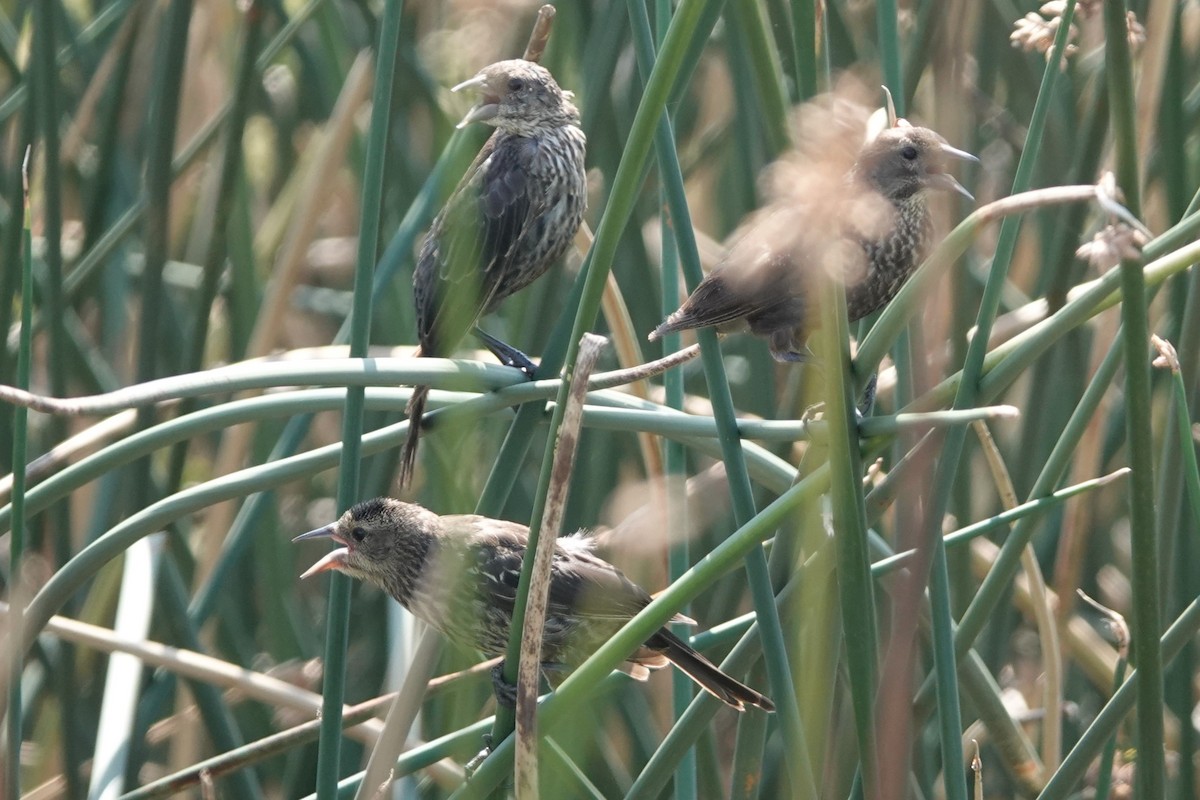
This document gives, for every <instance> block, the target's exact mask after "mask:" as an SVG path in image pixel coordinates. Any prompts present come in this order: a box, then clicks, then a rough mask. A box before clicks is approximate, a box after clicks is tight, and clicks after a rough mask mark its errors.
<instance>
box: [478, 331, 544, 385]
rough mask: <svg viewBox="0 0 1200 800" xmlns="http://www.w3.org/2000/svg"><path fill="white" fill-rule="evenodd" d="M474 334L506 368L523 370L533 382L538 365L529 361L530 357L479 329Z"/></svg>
mask: <svg viewBox="0 0 1200 800" xmlns="http://www.w3.org/2000/svg"><path fill="white" fill-rule="evenodd" d="M472 333H474V334H475V336H476V337H477V338H478V339H479V341H481V342H483V346H484V347H486V348H487V349H488V350H490V351H491V353H492V355H494V356H495V357H496V359H497V360H498V361H499V362H500V363H501V364H503V365H504V366H506V367H516V368H517V369H519V370H521V372H523V373H525V376H526V377H527V378H529V379H530V380H533V373H534V370H536V369H537V365H535V364H534V363H533V362H532V361H530V360H529V356H527V355H525V354H524V353H522V352H521V351H520V350H518V349H517V348H515V347H513V346H512V345H509V344H506V343H504V342H502V341H500V340H499V339H497V338H496V337H495V336H492V335H491V334H490V333H486V332H484V331H482V330H480V329H479V328H475V329H474V330H473V331H472Z"/></svg>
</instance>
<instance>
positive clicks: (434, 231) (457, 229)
mask: <svg viewBox="0 0 1200 800" xmlns="http://www.w3.org/2000/svg"><path fill="white" fill-rule="evenodd" d="M463 90H470V91H474V92H477V93H478V95H479V102H477V103H476V104H475V105H474V106H473V107H472V108H471V110H470V111H468V112H467V115H466V116H465V117H463V119H462V122H460V123H459V125H458V126H459V127H460V128H461V127H463V126H465V125H469V124H471V123H473V122H482V123H485V124H487V125H491V126H492V127H494V128H495V129H496V131H495V133H493V134H492V136H491V137H490V138H489V139H488V140H487V143H486V144H484V146H483V149H482V150H480V151H479V155H478V156H476V158H475V161H474V162H473V163H472V164H471V166H470V167H469V168H468V169H467V172H466V174H465V175H463V178H462V180H461V181H460V182H459V184H458V186H457V188H455V190H454V192H453V194H451V195H450V199H449V200H447V201H446V205H445V207H444V208H443V209H442V210H441V212H440V213H439V214H438V215H437V217H436V218H435V219H434V221H433V225H432V227H431V228H430V229H429V234H428V236H426V237H425V241H424V243H423V244H422V246H421V253H420V256H419V257H418V259H417V266H416V269H415V270H414V272H413V297H414V300H415V303H416V310H417V338H418V340H419V342H420V353H419V354H420V355H422V356H432V357H445V356H449V355H451V354H452V353H453V351H454V348H455V347H457V346H458V344H459V342H460V341H462V339H463V337H464V336H465V335H466V334H467V332H468V331H469V330H471V328H472V327H473V326H474V325H475V322H476V321H477V320H478V319H479V317H480V316H482V315H483V314H486V313H488V312H490V311H492V310H494V309H495V308H496V307H497V306H498V305H499V304H500V302H501V301H502V300H504V299H505V298H506V297H508V296H509V295H511V294H512V293H513V292H516V291H518V290H520V289H523V288H525V287H526V286H528V285H529V284H530V283H532V282H533V281H535V280H537V279H538V278H539V277H541V276H542V275H543V274H545V272H546V271H547V270H548V269H549V268H550V267H551V266H553V265H554V264H555V263H557V262H558V261H559V259H561V258H562V257H563V255H564V254H565V253H566V252H567V249H568V248H569V247H570V246H571V243H572V242H573V241H574V238H575V232H576V231H577V230H578V229H579V224H580V223H581V222H582V221H583V214H584V211H585V210H586V206H587V176H586V174H585V172H584V155H585V149H586V139H585V137H584V135H583V131H582V130H581V129H580V127H579V111H578V109H576V108H575V105H574V104H573V103H572V102H571V97H572V95H571V93H570V92H565V91H563V90H562V89H561V88H559V86H558V84H557V83H556V82H555V80H554V77H553V76H552V75H551V74H550V73H549V72H548V71H547V70H546V69H545V67H542V66H540V65H538V64H535V63H533V62H531V61H524V60H522V59H512V60H510V61H501V62H499V63H496V64H492V65H490V66H488V67H485V68H484V69H482V70H480V72H479V74H477V75H476V76H475V77H473V78H471V79H470V80H467V81H464V82H462V83H460V84H459V85H458V86H455V87H454V91H456V92H457V91H463ZM484 338H485V341H486V342H487V343H488V346H489V347H491V348H492V349H493V350H494V351H495V352H497V355H499V356H501V359H502V360H503V361H505V363H512V364H519V365H521V366H523V367H524V369H525V370H526V371H532V366H531V365H529V363H528V359H525V358H524V356H522V355H521V354H520V353H519V352H517V351H515V350H513V349H512V348H509V347H508V346H507V345H504V344H503V343H502V342H498V341H496V340H494V339H491V337H484ZM428 395H429V387H428V386H418V387H416V389H415V390H414V392H413V396H412V399H411V400H410V401H409V405H408V416H409V430H408V439H407V441H406V442H405V444H404V450H403V453H402V455H401V459H400V485H401V486H407V485H408V483H409V481H410V480H411V478H412V473H413V469H414V466H415V460H416V450H417V440H418V437H419V436H420V430H421V420H422V417H423V415H424V411H425V405H426V401H427V399H428Z"/></svg>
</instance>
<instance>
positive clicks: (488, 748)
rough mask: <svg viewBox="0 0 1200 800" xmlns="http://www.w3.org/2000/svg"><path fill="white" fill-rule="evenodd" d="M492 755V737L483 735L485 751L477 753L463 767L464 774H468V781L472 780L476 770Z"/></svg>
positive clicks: (486, 734) (488, 734) (487, 734)
mask: <svg viewBox="0 0 1200 800" xmlns="http://www.w3.org/2000/svg"><path fill="white" fill-rule="evenodd" d="M491 754H492V735H491V734H490V733H485V734H484V735H483V749H482V750H480V751H479V752H478V753H476V754H475V755H474V756H473V757H472V758H471V760H470V761H468V762H467V763H466V766H464V767H463V772H465V773H466V776H467V780H471V776H472V775H474V774H475V770H477V769H479V766H480V765H481V764H482V763H483V762H484V759H486V758H487V757H488V756H490V755H491Z"/></svg>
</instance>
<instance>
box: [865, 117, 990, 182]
mask: <svg viewBox="0 0 1200 800" xmlns="http://www.w3.org/2000/svg"><path fill="white" fill-rule="evenodd" d="M952 158H954V159H963V160H966V161H975V162H978V161H979V159H978V158H976V157H975V156H973V155H971V154H970V153H966V152H963V151H962V150H959V149H958V148H956V147H951V146H950V144H949V143H948V142H947V141H946V140H945V139H943V138H942V137H941V136H939V135H938V134H936V133H934V132H933V131H931V130H929V128H916V127H912V126H910V125H907V124H901V125H899V126H896V127H892V128H888V129H887V130H885V131H883V132H882V133H880V134H879V135H878V136H877V137H876V138H875V139H874V140H873V141H871V142H870V143H868V144H867V145H866V146H865V147H863V149H862V152H861V153H859V156H858V161H857V163H856V164H855V166H854V171H855V173H856V174H857V175H858V176H859V177H860V178H861V179H863V180H865V181H866V182H867V183H868V184H869V185H870V186H871V188H872V189H874V190H875V191H877V192H879V193H880V194H882V195H883V196H884V197H886V198H888V199H889V200H892V201H900V200H906V199H908V198H910V197H912V196H913V195H915V194H917V193H918V192H921V191H922V190H925V189H939V190H945V191H952V192H958V193H959V194H961V195H963V196H964V197H966V198H967V199H969V200H974V199H975V198H974V197H972V196H971V193H970V192H968V191H967V190H966V189H964V188H963V185H962V184H961V183H959V182H958V181H957V180H955V179H954V176H953V175H951V174H950V172H949V162H950V159H952Z"/></svg>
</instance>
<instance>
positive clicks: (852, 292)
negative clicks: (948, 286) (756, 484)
mask: <svg viewBox="0 0 1200 800" xmlns="http://www.w3.org/2000/svg"><path fill="white" fill-rule="evenodd" d="M953 160H967V161H978V160H979V159H977V158H975V156H973V155H971V154H970V153H966V152H963V151H962V150H959V149H957V148H955V147H952V146H951V145H950V144H949V143H947V142H946V140H945V139H943V138H942V137H941V136H939V135H938V134H937V133H935V132H934V131H932V130H930V129H929V128H919V127H913V126H912V125H909V124H908V123H907V122H905V121H903V120H901V121H899V123H898V124H896V125H894V126H893V127H890V128H887V129H886V130H884V131H882V132H881V133H880V134H879V135H878V136H877V137H876V138H875V139H873V140H872V141H870V142H868V143H867V144H866V145H864V146H863V147H862V149H861V150H860V151H859V152H858V154H857V157H856V158H855V160H854V163H853V165H852V166H851V167H850V169H849V170H848V171H847V172H846V173H845V174H844V175H842V176H838V178H837V179H836V180H827V181H825V182H824V183H821V182H820V181H814V182H812V183H814V184H815V185H816V186H817V189H816V190H815V191H804V192H799V191H798V192H793V193H791V194H789V195H788V196H787V197H785V198H783V199H782V200H780V201H778V202H775V203H773V204H771V205H769V206H767V207H766V208H764V209H762V210H761V211H760V212H758V213H757V214H755V215H754V216H753V217H752V218H751V220H750V221H749V222H748V223H746V224H745V225H743V227H742V229H741V230H739V231H737V232H735V233H734V235H733V237H732V238H733V244H732V246H731V247H730V248H729V250H728V252H727V253H726V255H725V257H724V258H723V259H722V260H721V262H720V263H719V264H718V265H717V266H716V267H715V268H714V269H713V270H712V272H710V273H709V274H708V275H707V276H706V277H705V278H704V280H703V281H701V283H700V285H699V286H697V287H696V290H695V291H694V292H692V294H691V296H690V297H688V298H687V300H686V301H685V302H684V303H683V305H682V306H681V307H680V308H679V309H678V310H677V311H675V312H674V313H672V314H671V315H670V316H669V317H667V319H666V321H665V322H663V323H662V324H661V325H659V326H658V328H656V329H655V330H654V331H653V332H651V334H650V337H649V338H650V339H651V340H654V339H657V338H659V337H661V336H662V335H664V334H666V333H670V332H672V331H681V330H690V329H694V328H709V327H712V328H716V329H717V331H718V332H721V333H734V332H738V331H742V330H749V332H750V333H752V334H754V335H756V336H759V337H762V338H764V339H766V340H767V342H768V345H769V347H770V351H771V355H772V356H774V357H775V359H776V360H778V361H804V360H807V359H808V357H809V355H808V351H807V349H806V346H805V342H806V340H807V339H808V336H809V334H810V333H811V332H812V330H813V329H814V328H815V327H816V325H817V323H818V318H819V314H818V313H817V309H816V307H815V305H814V303H815V302H816V300H815V297H816V291H817V288H816V286H815V285H814V283H813V278H814V276H816V275H818V274H821V273H824V274H825V275H827V276H829V277H831V278H833V279H834V280H838V281H840V282H842V283H843V284H844V285H845V288H846V310H847V314H848V317H849V320H850V322H855V321H857V320H859V319H862V318H863V317H865V316H867V315H868V314H871V313H873V312H874V311H876V310H878V309H880V308H882V307H883V306H885V305H886V304H887V303H888V302H890V301H891V300H892V298H893V297H895V296H896V293H897V292H899V291H900V288H901V287H902V286H903V285H904V282H905V281H907V280H908V278H909V276H911V275H912V273H913V272H914V271H915V270H916V268H917V267H918V266H920V264H921V262H922V261H923V260H924V259H925V257H926V255H927V254H928V252H929V249H930V247H931V245H932V243H933V220H932V216H931V215H930V213H929V208H928V202H927V196H928V194H929V193H930V192H934V191H950V192H956V193H958V194H961V195H963V196H964V197H966V198H968V199H974V198H972V197H971V193H970V192H968V191H967V190H966V189H965V188H963V186H962V184H960V183H959V182H958V181H957V180H956V179H955V178H954V176H953V175H951V174H950V171H949V168H950V163H951V161H953ZM800 177H801V178H803V177H805V176H803V175H801V176H800Z"/></svg>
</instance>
